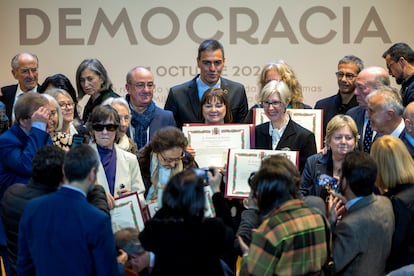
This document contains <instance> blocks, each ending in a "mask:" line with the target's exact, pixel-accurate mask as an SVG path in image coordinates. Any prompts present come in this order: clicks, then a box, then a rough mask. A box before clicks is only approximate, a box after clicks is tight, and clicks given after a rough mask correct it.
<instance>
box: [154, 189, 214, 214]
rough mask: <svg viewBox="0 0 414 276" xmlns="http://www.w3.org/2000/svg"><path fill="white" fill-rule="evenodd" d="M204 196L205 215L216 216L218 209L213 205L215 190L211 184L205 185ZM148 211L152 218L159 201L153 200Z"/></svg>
mask: <svg viewBox="0 0 414 276" xmlns="http://www.w3.org/2000/svg"><path fill="white" fill-rule="evenodd" d="M204 196H205V199H206V205H205V207H204V216H205V217H206V218H207V217H208V218H212V217H215V216H216V210H215V209H214V205H213V191H212V190H211V187H210V186H204ZM147 207H148V213H149V216H150V218H152V217H153V216H154V215H155V213H156V212H157V211H158V209H159V205H158V202H152V203H150V204H148V205H147Z"/></svg>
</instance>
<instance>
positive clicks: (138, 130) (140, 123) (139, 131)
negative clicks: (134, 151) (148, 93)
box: [131, 101, 155, 149]
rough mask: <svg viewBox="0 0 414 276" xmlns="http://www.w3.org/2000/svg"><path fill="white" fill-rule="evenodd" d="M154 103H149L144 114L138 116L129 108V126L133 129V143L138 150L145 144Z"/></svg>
mask: <svg viewBox="0 0 414 276" xmlns="http://www.w3.org/2000/svg"><path fill="white" fill-rule="evenodd" d="M154 112H155V103H154V102H153V101H151V103H150V104H149V105H148V107H147V109H146V110H145V111H144V113H142V114H139V113H138V112H136V111H135V110H134V109H132V108H131V114H132V119H131V125H132V126H133V127H134V129H135V135H134V142H135V143H136V144H137V146H138V149H140V148H142V147H144V146H145V145H146V144H147V142H148V141H147V129H148V127H149V125H150V124H151V121H152V119H153V118H154Z"/></svg>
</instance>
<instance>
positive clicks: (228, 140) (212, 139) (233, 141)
mask: <svg viewBox="0 0 414 276" xmlns="http://www.w3.org/2000/svg"><path fill="white" fill-rule="evenodd" d="M183 133H184V135H185V137H187V139H188V144H190V145H191V147H192V148H193V149H194V150H195V151H196V155H195V161H196V162H197V164H198V165H199V167H200V168H203V167H211V166H214V167H218V168H224V166H225V164H226V162H227V151H228V149H229V148H232V149H233V148H234V149H249V148H250V145H253V144H254V142H253V141H252V139H253V134H254V126H253V125H252V124H220V125H206V124H185V125H184V126H183Z"/></svg>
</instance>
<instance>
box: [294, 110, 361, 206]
mask: <svg viewBox="0 0 414 276" xmlns="http://www.w3.org/2000/svg"><path fill="white" fill-rule="evenodd" d="M358 140H359V134H358V128H357V126H356V123H355V121H354V120H353V119H352V118H351V117H350V116H348V115H342V114H340V115H336V116H334V117H333V118H332V119H331V120H330V121H329V123H328V125H327V127H326V135H325V146H326V148H327V152H326V153H323V152H321V153H317V154H314V155H312V156H310V157H309V158H308V160H307V161H306V164H305V169H304V170H303V173H302V182H301V185H300V189H301V192H302V194H303V195H316V196H321V197H322V198H324V199H325V198H326V196H327V195H328V194H327V193H326V192H325V191H326V190H325V189H323V186H322V184H325V183H326V184H328V183H327V182H329V179H331V180H330V181H334V182H335V181H338V180H339V179H340V178H341V168H342V163H343V161H344V158H345V155H346V154H347V153H348V152H351V151H354V150H355V147H356V146H357V144H358ZM332 178H335V179H336V180H333V179H332ZM329 184H331V183H329Z"/></svg>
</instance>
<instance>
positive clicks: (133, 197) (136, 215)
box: [110, 192, 145, 233]
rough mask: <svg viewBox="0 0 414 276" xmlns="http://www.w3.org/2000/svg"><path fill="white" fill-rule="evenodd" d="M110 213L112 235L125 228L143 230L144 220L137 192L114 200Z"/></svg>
mask: <svg viewBox="0 0 414 276" xmlns="http://www.w3.org/2000/svg"><path fill="white" fill-rule="evenodd" d="M110 213H111V221H112V231H113V232H114V233H115V232H116V231H119V230H120V229H122V228H126V227H134V228H137V229H138V230H139V231H142V230H144V224H145V218H144V214H143V213H142V207H141V203H140V200H139V197H138V193H137V192H133V193H130V194H128V195H125V196H121V197H118V198H115V207H114V209H112V210H111V211H110Z"/></svg>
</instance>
